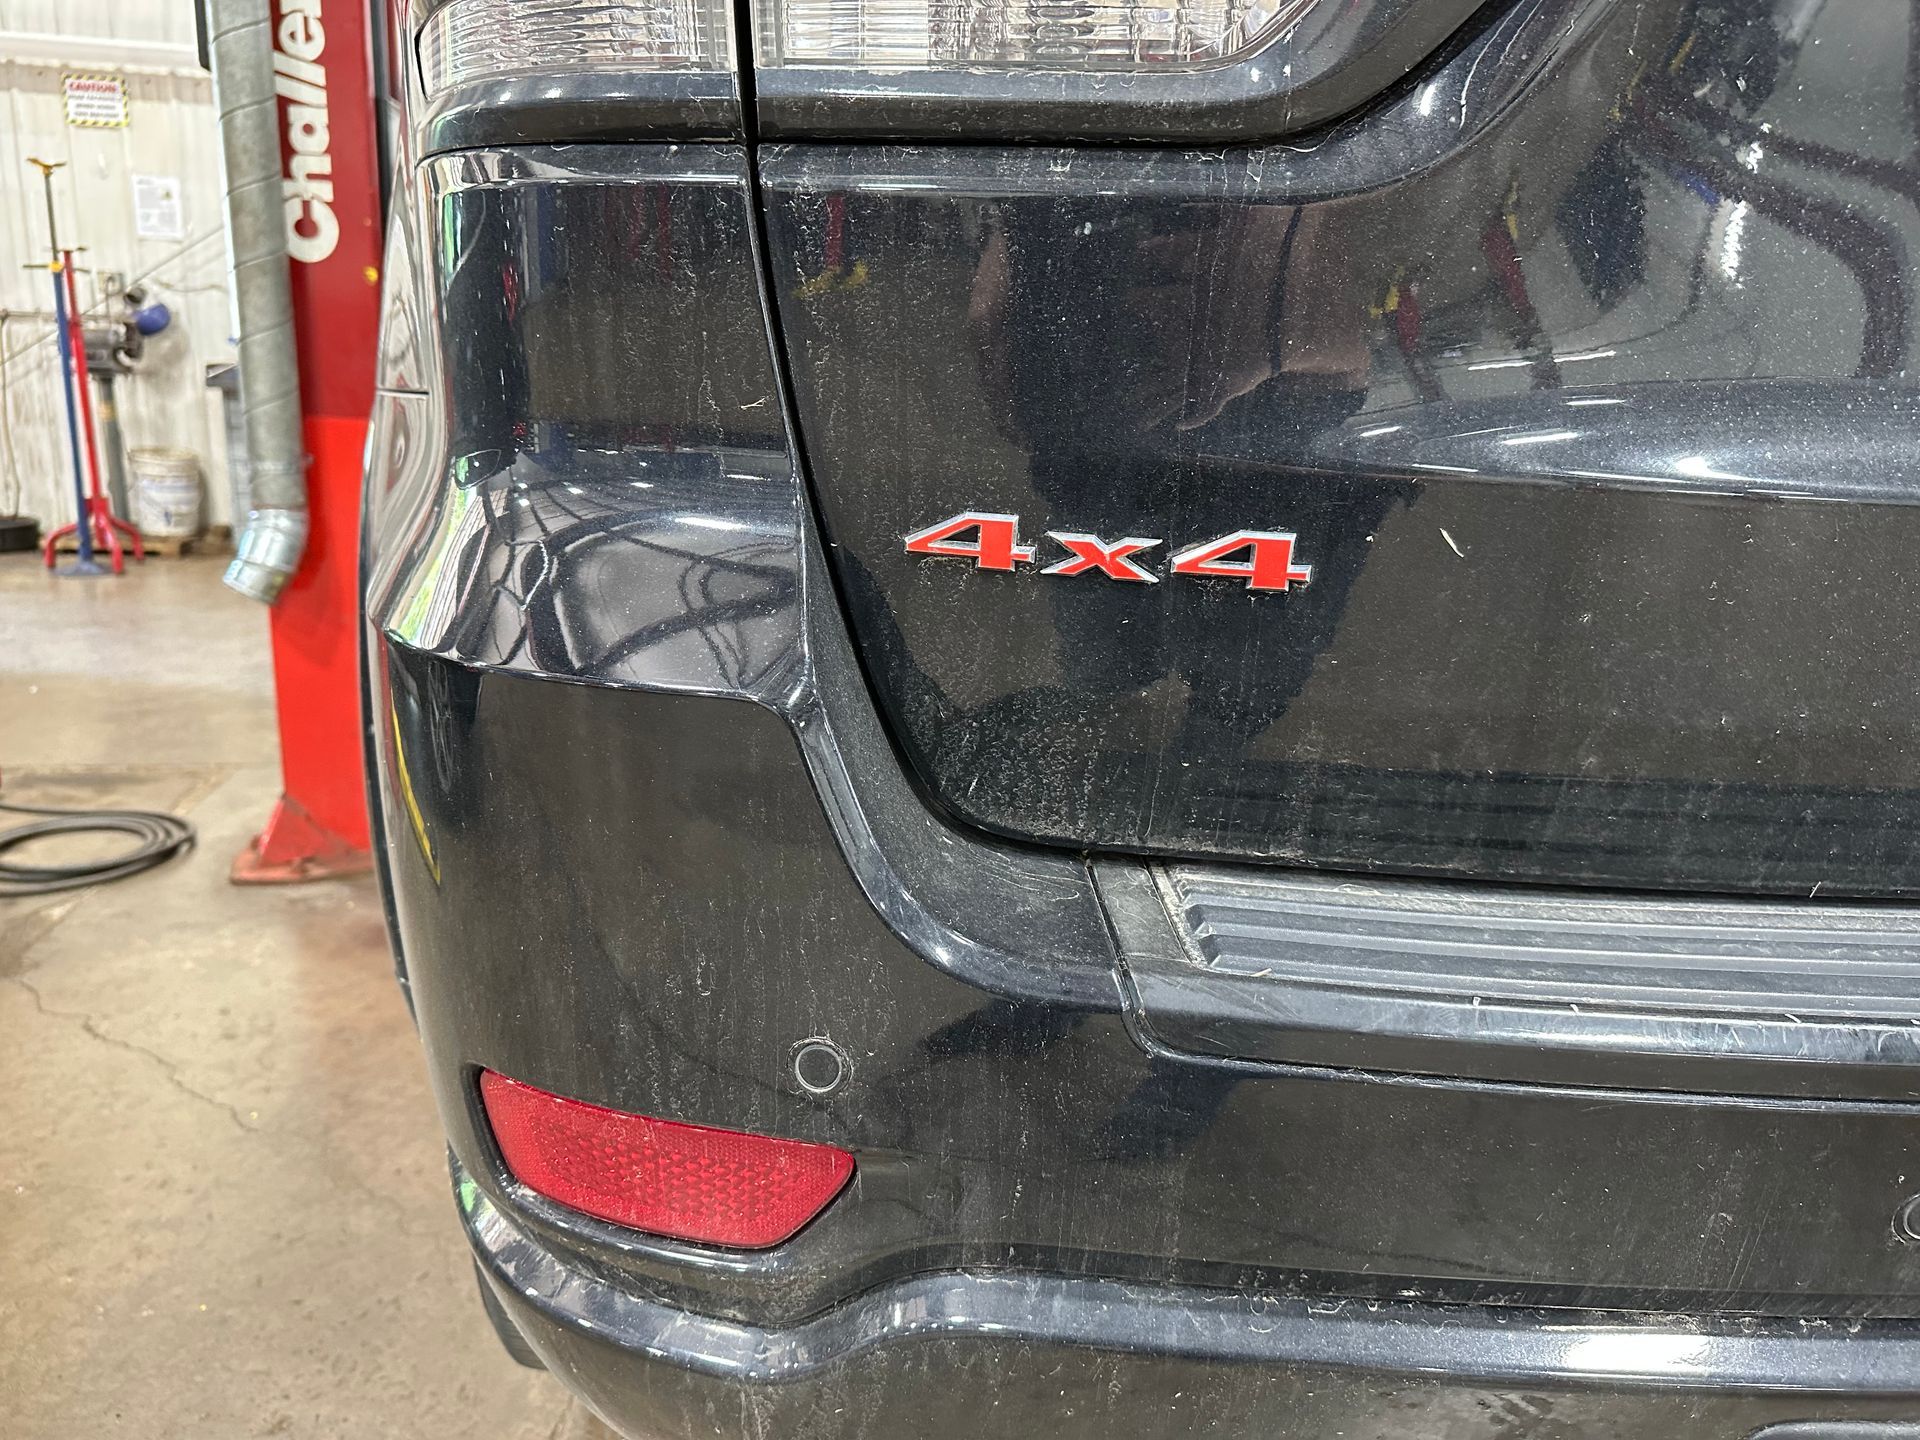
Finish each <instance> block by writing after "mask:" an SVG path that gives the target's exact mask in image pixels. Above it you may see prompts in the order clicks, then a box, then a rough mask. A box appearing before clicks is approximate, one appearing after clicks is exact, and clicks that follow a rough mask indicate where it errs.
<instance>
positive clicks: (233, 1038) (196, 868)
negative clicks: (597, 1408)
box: [0, 556, 604, 1440]
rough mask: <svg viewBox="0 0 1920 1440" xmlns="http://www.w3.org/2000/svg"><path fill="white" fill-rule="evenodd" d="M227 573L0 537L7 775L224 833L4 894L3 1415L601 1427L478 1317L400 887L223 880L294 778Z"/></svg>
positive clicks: (207, 832)
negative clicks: (109, 573)
mask: <svg viewBox="0 0 1920 1440" xmlns="http://www.w3.org/2000/svg"><path fill="white" fill-rule="evenodd" d="M219 575H220V567H219V563H218V562H217V561H209V560H191V559H190V560H155V561H149V562H148V563H147V564H146V565H145V566H144V567H139V568H136V569H134V570H132V571H131V572H130V573H129V574H128V575H127V576H126V577H124V578H122V579H118V580H107V579H100V580H56V579H52V578H49V577H48V576H47V573H46V572H45V571H44V570H41V569H40V568H39V567H38V566H37V565H36V564H35V563H33V561H32V559H31V558H30V557H18V556H5V557H0V785H3V786H4V788H3V789H0V798H5V799H9V800H18V801H22V802H28V803H31V802H34V801H43V802H45V803H48V804H72V805H93V804H103V805H104V804H132V805H142V806H151V807H158V808H165V809H170V810H174V811H176V812H179V813H181V814H184V815H186V816H187V817H188V818H189V819H191V820H192V821H193V823H194V824H195V825H196V826H197V827H199V832H200V839H199V845H198V847H197V848H196V849H195V851H194V852H193V853H192V854H191V855H190V856H188V857H187V858H185V859H184V860H176V861H174V862H172V863H170V864H168V865H166V866H164V867H163V868H161V869H159V870H156V871H152V872H149V873H148V874H145V875H141V876H138V877H135V878H133V879H131V880H126V881H122V882H120V883H118V884H114V885H110V886H106V887H102V888H97V889H94V890H89V891H82V892H75V893H72V894H69V895H66V896H63V897H58V898H54V899H46V900H0V1436H5V1437H6V1440H76V1437H89V1440H91V1437H97V1436H111V1435H121V1434H125V1435H129V1436H139V1437H141V1440H169V1437H175V1436H178V1437H193V1440H207V1437H226V1436H254V1435H263V1436H264V1435H271V1436H313V1437H322V1436H324V1437H329V1440H331V1437H341V1436H355V1437H359V1436H407V1437H413V1436H448V1435H462V1436H501V1437H511V1440H522V1437H524V1440H534V1437H544V1440H553V1437H562V1436H570V1437H572V1436H586V1435H589V1434H598V1433H604V1432H601V1431H599V1430H598V1429H597V1426H596V1424H595V1422H593V1421H592V1420H591V1418H590V1417H589V1416H588V1415H587V1414H586V1413H585V1411H584V1410H583V1409H582V1408H581V1407H579V1406H578V1405H576V1404H575V1403H573V1402H572V1401H571V1400H570V1399H569V1398H568V1397H567V1395H566V1394H565V1392H563V1391H562V1390H561V1389H560V1387H559V1385H558V1384H557V1383H556V1382H555V1381H553V1380H552V1379H551V1378H550V1377H548V1376H547V1375H546V1374H545V1373H543V1372H533V1371H528V1370H523V1369H521V1368H519V1367H518V1366H516V1365H514V1364H513V1363H512V1361H510V1360H509V1359H508V1358H507V1356H506V1354H505V1352H504V1351H503V1350H502V1349H501V1348H500V1346H499V1344H498V1342H497V1341H496V1340H495V1339H494V1336H493V1334H492V1331H491V1329H490V1328H489V1327H488V1325H487V1322H486V1319H485V1317H484V1316H483V1315H482V1313H481V1309H480V1305H479V1303H478V1300H477V1297H476V1295H475V1293H474V1280H473V1274H472V1270H471V1266H470V1264H469V1262H468V1259H467V1254H466V1246H465V1242H464V1241H463V1240H462V1239H461V1236H460V1233H459V1229H458V1226H457V1225H456V1223H455V1219H454V1210H453V1204H452V1201H451V1199H450V1197H449V1194H448V1189H447V1172H446V1164H445V1158H444V1157H445V1150H444V1148H443V1145H442V1141H441V1138H440V1126H439V1121H438V1119H437V1118H436V1116H435V1114H434V1110H433V1105H432V1102H431V1100H430V1099H429V1098H428V1094H427V1087H426V1080H425V1076H424V1074H423V1067H422V1064H421V1058H420V1053H419V1050H418V1047H417V1045H416V1043H415V1040H414V1036H413V1032H412V1029H411V1027H410V1025H409V1022H408V1019H407V1015H406V1011H405V1007H404V1006H403V1004H402V1002H401V999H400V995H399V993H398V991H397V990H396V989H395V988H394V984H393V977H392V970H391V963H390V961H389V958H388V954H387V944H386V938H385V934H384V931H383V929H382V925H381V920H380V907H379V902H378V900H377V898H376V896H375V894H374V889H373V885H372V883H371V881H357V882H328V883H323V884H315V885H306V886H296V887H290V888H277V889H264V890H263V889H248V890H243V889H236V888H234V887H233V886H231V885H229V884H228V883H227V879H226V871H227V864H228V862H229V860H230V859H231V858H232V857H233V855H234V854H235V852H237V851H238V850H239V849H240V848H241V846H242V845H243V844H244V843H245V841H246V840H247V838H248V836H249V835H250V833H251V832H252V831H253V830H254V829H255V828H257V827H258V825H259V824H260V822H261V821H262V820H263V819H264V818H265V816H266V815H267V812H268V809H269V808H270V806H271V805H272V803H273V801H274V799H275V797H276V795H277V793H278V788H279V771H278V761H277V752H276V742H275V737H274V728H273V700H272V690H271V681H270V676H269V669H268V653H267V643H266V620H265V616H264V615H263V614H262V613H261V612H260V610H259V609H258V608H257V607H255V606H253V605H251V604H250V603H249V602H247V601H244V600H241V599H239V598H238V597H236V596H233V595H230V594H229V593H228V592H227V591H225V590H224V589H223V588H222V587H221V586H220V584H219ZM12 818H15V817H7V816H5V815H0V825H4V824H5V823H8V822H9V820H10V819H12Z"/></svg>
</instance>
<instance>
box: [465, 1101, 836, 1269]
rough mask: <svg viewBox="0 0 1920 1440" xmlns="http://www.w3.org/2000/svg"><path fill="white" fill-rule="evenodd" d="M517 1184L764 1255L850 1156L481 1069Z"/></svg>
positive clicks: (618, 1218)
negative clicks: (553, 1090) (585, 1097)
mask: <svg viewBox="0 0 1920 1440" xmlns="http://www.w3.org/2000/svg"><path fill="white" fill-rule="evenodd" d="M480 1098H481V1100H482V1101H483V1102H484V1103H485V1105H486V1107H487V1119H488V1121H489V1122H490V1123H491V1124H492V1126H493V1135H494V1139H495V1140H496V1141H497V1142H498V1143H499V1146H500V1154H501V1155H502V1157H504V1158H505V1160H506V1162H507V1168H508V1169H509V1170H511V1171H512V1172H513V1175H514V1178H515V1179H517V1180H519V1181H520V1182H521V1183H522V1184H523V1185H526V1186H527V1187H528V1188H530V1189H533V1190H537V1191H539V1192H540V1194H542V1195H544V1196H546V1197H547V1198H548V1199H550V1200H557V1201H559V1202H560V1203H561V1204H562V1205H569V1206H571V1207H572V1208H574V1209H575V1210H584V1211H585V1212H586V1213H587V1214H589V1215H596V1216H598V1217H599V1218H600V1219H602V1220H611V1221H612V1222H613V1223H614V1224H616V1225H628V1226H631V1227H632V1228H633V1229H635V1230H647V1231H650V1232H652V1233H653V1234H655V1235H668V1236H672V1237H673V1238H674V1239H676V1240H693V1241H697V1242H699V1243H700V1244H703V1245H732V1246H737V1247H739V1248H741V1249H747V1250H757V1249H760V1248H762V1247H764V1246H767V1245H778V1244H779V1243H780V1242H781V1241H782V1240H785V1239H787V1238H789V1237H790V1236H792V1235H793V1234H794V1232H795V1231H797V1230H799V1228H800V1227H801V1226H802V1225H805V1224H806V1223H807V1222H808V1221H809V1220H811V1219H813V1217H814V1216H816V1215H818V1214H819V1213H820V1212H821V1211H822V1210H824V1209H826V1207H827V1202H828V1201H830V1200H832V1199H833V1197H834V1196H836V1195H838V1194H839V1193H840V1192H841V1190H843V1189H844V1188H845V1187H846V1183H847V1180H848V1178H849V1177H850V1176H851V1175H852V1174H853V1156H851V1155H849V1154H848V1153H847V1152H846V1151H844V1150H841V1149H837V1148H836V1147H834V1146H832V1145H815V1144H812V1143H810V1142H808V1141H805V1140H777V1139H774V1138H772V1137H771V1136H766V1135H747V1134H743V1133H742V1132H740V1131H738V1130H715V1129H712V1128H710V1127H708V1126H705V1125H682V1124H680V1123H678V1122H677V1121H673V1120H654V1119H650V1118H648V1117H647V1116H645V1115H629V1114H627V1113H626V1112H624V1111H620V1110H608V1109H606V1108H604V1107H602V1106H599V1105H589V1104H587V1103H586V1102H585V1101H582V1100H568V1099H566V1098H565V1097H564V1096H560V1095H551V1094H548V1093H547V1092H546V1091H545V1090H536V1089H535V1088H534V1087H533V1086H531V1085H523V1084H521V1083H520V1082H519V1081H518V1080H509V1079H508V1078H507V1077H506V1076H504V1075H496V1074H495V1073H494V1072H493V1071H491V1070H483V1071H481V1072H480Z"/></svg>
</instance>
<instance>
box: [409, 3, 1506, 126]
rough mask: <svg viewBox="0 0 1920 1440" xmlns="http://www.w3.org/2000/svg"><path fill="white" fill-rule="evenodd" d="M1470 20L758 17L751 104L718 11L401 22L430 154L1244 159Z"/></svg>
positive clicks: (1294, 6) (1103, 14) (1175, 6)
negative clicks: (493, 149) (680, 146)
mask: <svg viewBox="0 0 1920 1440" xmlns="http://www.w3.org/2000/svg"><path fill="white" fill-rule="evenodd" d="M1480 3H1481V0H751V10H750V14H749V16H748V18H749V21H750V25H751V29H752V44H751V50H752V56H751V59H752V64H753V74H752V77H751V79H752V84H751V85H750V86H746V87H743V86H742V85H741V84H740V83H739V81H740V79H741V77H740V74H739V71H740V67H741V65H743V64H744V63H745V62H746V58H747V57H745V56H743V55H741V54H738V53H737V51H736V46H735V43H734V39H733V26H734V23H735V19H734V15H733V8H732V5H731V4H730V3H729V0H412V4H413V6H414V8H415V11H416V13H418V12H422V11H424V12H425V18H424V20H423V21H422V22H421V25H420V30H419V35H418V46H417V54H418V64H419V75H420V85H421V91H422V93H423V94H424V96H425V97H426V99H427V101H428V106H429V115H428V117H427V118H428V120H429V123H430V129H431V134H430V135H429V137H428V141H427V145H426V150H428V151H431V150H438V149H449V148H462V147H470V146H474V145H484V144H498V143H514V142H519V141H527V142H533V141H565V140H600V139H638V138H643V137H649V136H655V137H659V138H694V137H699V136H707V137H713V138H721V137H740V138H746V137H750V136H752V135H753V134H754V133H755V132H756V131H757V132H758V133H759V134H761V135H763V136H767V137H787V136H791V137H796V138H798V137H808V136H841V137H863V138H875V139H882V138H884V139H916V138H918V139H941V140H955V139H986V140H1008V139H1036V140H1072V139H1109V140H1111V139H1138V140H1175V139H1186V140H1195V141H1209V140H1223V139H1227V140H1233V141H1236V142H1238V143H1255V142H1258V141H1259V140H1261V139H1263V138H1267V137H1271V136H1277V135H1282V134H1286V133H1289V132H1293V131H1298V130H1300V129H1303V128H1305V127H1308V126H1312V125H1317V124H1320V123H1322V122H1323V121H1326V120H1328V119H1331V118H1332V117H1334V116H1335V115H1338V114H1340V113H1341V112H1343V111H1346V110H1350V109H1352V108H1353V107H1354V106H1356V105H1358V104H1361V103H1363V102H1364V101H1366V100H1367V99H1369V98H1371V97H1372V96H1373V95H1376V94H1378V93H1379V91H1380V90H1381V89H1383V88H1384V87H1386V86H1388V85H1390V84H1392V83H1393V82H1394V81H1396V80H1398V79H1399V78H1400V77H1401V76H1403V75H1405V74H1406V73H1407V71H1408V70H1410V69H1412V68H1413V66H1415V65H1417V64H1418V63H1419V62H1420V61H1421V60H1423V59H1425V58H1426V57H1427V56H1428V55H1430V54H1431V53H1432V52H1433V50H1434V49H1435V48H1436V47H1437V46H1439V45H1440V44H1441V42H1442V41H1444V40H1445V39H1446V38H1447V36H1448V35H1450V34H1452V33H1453V31H1454V30H1456V29H1458V28H1459V27H1460V25H1461V24H1462V23H1463V22H1464V21H1465V20H1466V19H1467V17H1468V16H1469V15H1471V14H1472V13H1473V11H1474V10H1475V9H1476V8H1478V6H1479V5H1480ZM746 106H750V107H751V108H752V111H753V113H752V114H751V115H748V114H747V113H746V112H745V109H744V108H743V107H746Z"/></svg>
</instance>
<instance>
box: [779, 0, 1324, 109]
mask: <svg viewBox="0 0 1920 1440" xmlns="http://www.w3.org/2000/svg"><path fill="white" fill-rule="evenodd" d="M1316 3H1318V0H1252V3H1251V4H1247V3H1242V0H1037V3H1036V0H1018V3H1015V0H937V3H936V0H756V8H755V11H754V53H755V59H756V60H757V62H758V63H759V64H761V65H763V66H768V67H776V68H777V67H780V66H804V65H826V66H840V65H844V66H853V67H862V68H869V69H874V70H952V69H959V68H963V67H973V66H992V67H996V68H1005V69H1032V70H1098V71H1113V70H1134V71H1162V72H1174V71H1180V70H1195V69H1201V68H1204V67H1206V66H1209V65H1217V64H1220V63H1221V62H1223V61H1228V60H1233V59H1236V58H1238V57H1240V56H1242V55H1246V54H1249V53H1251V52H1253V51H1255V50H1259V49H1261V48H1262V47H1263V46H1265V45H1267V44H1268V43H1269V42H1270V41H1272V40H1273V39H1274V38H1275V37H1276V36H1277V35H1279V33H1280V31H1281V29H1282V28H1283V27H1285V26H1286V25H1288V24H1290V23H1291V22H1293V21H1295V20H1298V19H1299V18H1300V17H1301V16H1302V15H1303V14H1304V13H1305V12H1306V11H1308V10H1310V9H1312V8H1313V6H1314V5H1315V4H1316ZM983 98H985V97H984V96H983Z"/></svg>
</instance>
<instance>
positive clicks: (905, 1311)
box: [454, 1165, 1920, 1396]
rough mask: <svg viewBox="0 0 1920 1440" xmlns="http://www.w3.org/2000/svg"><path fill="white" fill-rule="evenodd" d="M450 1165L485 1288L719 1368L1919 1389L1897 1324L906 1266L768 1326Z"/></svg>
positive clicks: (762, 1375)
mask: <svg viewBox="0 0 1920 1440" xmlns="http://www.w3.org/2000/svg"><path fill="white" fill-rule="evenodd" d="M454 1178H455V1188H456V1190H457V1192H458V1193H459V1196H460V1201H461V1207H462V1212H463V1220H464V1224H465V1228H466V1232H467V1238H468V1240H469V1241H470V1242H471V1244H472V1245H473V1248H474V1252H475V1254H476V1255H477V1256H478V1257H479V1259H480V1263H481V1267H482V1269H483V1270H484V1271H485V1272H486V1274H487V1276H488V1278H489V1279H490V1280H491V1281H492V1282H493V1283H494V1284H495V1285H498V1286H500V1287H501V1288H502V1289H504V1290H506V1291H508V1292H510V1293H512V1294H513V1295H515V1296H516V1297H518V1299H519V1300H520V1302H521V1303H522V1304H524V1305H525V1306H528V1307H530V1308H532V1309H533V1310H534V1311H536V1312H537V1313H539V1314H540V1315H541V1316H542V1317H544V1318H545V1319H547V1320H548V1321H550V1322H551V1323H553V1324H555V1325H558V1326H561V1327H563V1328H565V1329H568V1330H571V1331H575V1332H592V1333H593V1334H595V1335H597V1336H598V1337H599V1338H600V1339H601V1340H603V1341H607V1342H611V1343H612V1344H614V1345H616V1346H618V1347H620V1348H621V1349H624V1350H628V1351H631V1352H633V1353H635V1355H636V1356H637V1357H641V1356H643V1357H648V1358H652V1359H656V1360H662V1361H667V1362H670V1363H672V1364H674V1365H676V1366H679V1367H681V1368H684V1369H687V1370H692V1371H695V1372H697V1373H702V1374H706V1375H710V1376H713V1377H716V1378H722V1379H727V1380H732V1381H736V1382H751V1383H763V1384H780V1383H785V1382H791V1381H797V1380H802V1379H807V1378H810V1377H813V1376H815V1375H818V1374H820V1373H821V1372H824V1371H828V1370H830V1369H832V1368H833V1367H836V1366H838V1365H840V1364H841V1363H843V1362H845V1361H847V1360H848V1359H850V1358H852V1357H853V1356H855V1355H857V1354H859V1353H860V1352H862V1351H866V1350H869V1349H872V1348H874V1347H877V1346H881V1345H891V1344H894V1343H896V1342H899V1341H905V1340H915V1339H921V1338H925V1337H931V1336H945V1337H949V1338H952V1337H973V1338H979V1339H982V1340H987V1339H992V1340H994V1341H997V1342H1001V1343H1005V1342H1008V1341H1015V1342H1019V1341H1025V1342H1029V1343H1033V1344H1037V1345H1045V1346H1066V1347H1078V1348H1087V1349H1094V1350H1105V1351H1113V1352H1121V1353H1134V1354H1143V1355H1148V1354H1150V1355H1158V1356H1178V1357H1182V1358H1186V1359H1196V1360H1204V1361H1208V1362H1214V1363H1220V1364H1232V1365H1245V1364H1257V1365H1267V1366H1279V1367H1286V1366H1301V1367H1309V1368H1316V1369H1317V1368H1328V1369H1360V1370H1369V1371H1376V1372H1387V1373H1399V1374H1406V1375H1426V1376H1444V1377H1446V1378H1447V1379H1449V1380H1452V1381H1469V1382H1474V1383H1481V1384H1490V1385H1540V1384H1547V1385H1566V1384H1592V1385H1604V1386H1610V1387H1623V1386H1624V1387H1640V1386H1648V1387H1660V1388H1667V1389H1689V1390H1727V1391H1791V1392H1795V1393H1799V1394H1809V1393H1823V1394H1842V1395H1850V1396H1904V1395H1920V1325H1914V1324H1868V1323H1848V1322H1835V1321H1824V1320H1770V1321H1750V1322H1742V1321H1741V1320H1739V1319H1738V1318H1737V1317H1728V1318H1724V1319H1713V1320H1703V1319H1702V1318H1700V1317H1697V1316H1689V1317H1658V1316H1644V1315H1643V1316H1604V1315H1601V1314H1597V1313H1586V1314H1577V1313H1574V1312H1561V1313H1555V1312H1546V1311H1538V1310H1533V1311H1522V1310H1514V1311H1504V1310H1499V1309H1494V1308H1488V1307H1476V1306H1435V1305H1413V1304H1396V1303H1392V1302H1379V1301H1357V1300H1338V1299H1326V1300H1303V1299H1295V1298H1283V1297H1276V1296H1261V1295H1248V1294H1242V1293H1237V1292H1233V1291H1225V1290H1207V1289H1199V1288H1193V1287H1182V1286H1152V1285H1139V1284H1128V1283H1125V1282H1121V1281H1113V1280H1095V1279H1079V1278H1074V1277H1069V1276H1061V1275H1038V1274H1033V1273H1029V1272H1022V1271H1006V1272H963V1273H945V1274H934V1275H922V1276H916V1277H913V1278H911V1279H908V1280H904V1281H901V1282H899V1283H896V1284H892V1285H887V1286H883V1287H881V1288H880V1289H877V1290H873V1291H870V1292H868V1293H867V1294H865V1295H862V1296H859V1297H858V1298H856V1299H854V1300H851V1301H848V1302H847V1303H845V1304H843V1305H839V1306H836V1307H835V1308H833V1309H832V1310H829V1311H827V1312H826V1313H824V1314H822V1315H820V1316H817V1317H815V1318H814V1319H812V1320H808V1321H805V1322H803V1323H801V1324H799V1325H795V1326H793V1327H791V1328H788V1329H771V1328H766V1327H761V1326H755V1325H749V1324H743V1323H741V1322H739V1321H736V1320H724V1319H719V1318H715V1317H710V1316H703V1315H696V1314H692V1313H689V1312H688V1311H685V1310H682V1309H679V1308H677V1307H675V1306H672V1305H667V1304H662V1303H660V1302H657V1301H653V1300H648V1299H644V1298H642V1297H640V1296H637V1295H632V1294H628V1293H627V1292H625V1291H623V1290H619V1289H617V1288H615V1287H614V1286H612V1285H609V1284H606V1283H605V1282H603V1281H601V1280H598V1279H595V1278H593V1277H591V1276H589V1275H587V1274H586V1273H584V1272H582V1271H579V1270H576V1269H572V1268H570V1267H568V1266H567V1265H565V1264H563V1263H562V1262H561V1261H560V1260H559V1259H558V1258H557V1257H556V1256H554V1255H553V1253H552V1252H550V1251H548V1250H546V1249H544V1248H543V1247H542V1246H540V1245H539V1244H537V1243H536V1242H534V1241H533V1240H532V1239H531V1238H529V1237H528V1236H527V1234H526V1233H525V1232H524V1231H522V1230H521V1229H520V1228H519V1227H518V1226H517V1225H515V1224H514V1222H513V1221H512V1220H511V1219H509V1218H508V1216H507V1215H506V1214H505V1213H504V1212H503V1211H502V1210H501V1209H500V1208H499V1207H498V1206H496V1205H494V1204H493V1203H492V1202H491V1201H489V1200H488V1199H487V1198H486V1196H485V1195H484V1193H482V1192H481V1191H480V1190H479V1189H478V1188H477V1187H476V1186H474V1185H473V1184H472V1183H471V1182H470V1181H468V1179H467V1176H466V1174H465V1172H464V1171H462V1170H461V1169H460V1168H459V1167H458V1165H456V1166H455V1172H454Z"/></svg>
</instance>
